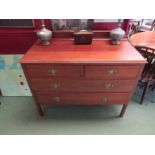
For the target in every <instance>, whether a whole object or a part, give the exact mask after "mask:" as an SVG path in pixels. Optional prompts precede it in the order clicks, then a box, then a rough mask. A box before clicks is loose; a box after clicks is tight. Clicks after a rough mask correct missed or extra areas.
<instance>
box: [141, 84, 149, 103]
mask: <svg viewBox="0 0 155 155" xmlns="http://www.w3.org/2000/svg"><path fill="white" fill-rule="evenodd" d="M148 88H149V81H147V82H146V84H145V86H144V90H143V93H142V96H141V99H140V104H142V103H143V100H144V97H145V94H146V92H147V90H148Z"/></svg>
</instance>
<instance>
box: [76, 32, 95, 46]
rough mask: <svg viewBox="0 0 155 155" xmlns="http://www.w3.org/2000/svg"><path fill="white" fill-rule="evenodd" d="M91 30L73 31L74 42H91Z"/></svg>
mask: <svg viewBox="0 0 155 155" xmlns="http://www.w3.org/2000/svg"><path fill="white" fill-rule="evenodd" d="M93 34H94V33H93V32H92V31H87V30H81V31H78V32H75V33H74V42H75V44H91V43H92V38H93Z"/></svg>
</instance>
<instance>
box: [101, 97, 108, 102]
mask: <svg viewBox="0 0 155 155" xmlns="http://www.w3.org/2000/svg"><path fill="white" fill-rule="evenodd" d="M101 100H102V101H103V102H106V101H108V100H109V98H108V97H102V99H101Z"/></svg>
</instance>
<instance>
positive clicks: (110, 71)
mask: <svg viewBox="0 0 155 155" xmlns="http://www.w3.org/2000/svg"><path fill="white" fill-rule="evenodd" d="M107 72H108V75H114V74H116V73H117V70H115V69H108V70H107Z"/></svg>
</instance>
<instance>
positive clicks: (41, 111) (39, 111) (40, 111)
mask: <svg viewBox="0 0 155 155" xmlns="http://www.w3.org/2000/svg"><path fill="white" fill-rule="evenodd" d="M36 106H37V109H38V113H39V115H40V116H44V112H43V110H42V108H41V105H40V104H37V103H36Z"/></svg>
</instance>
